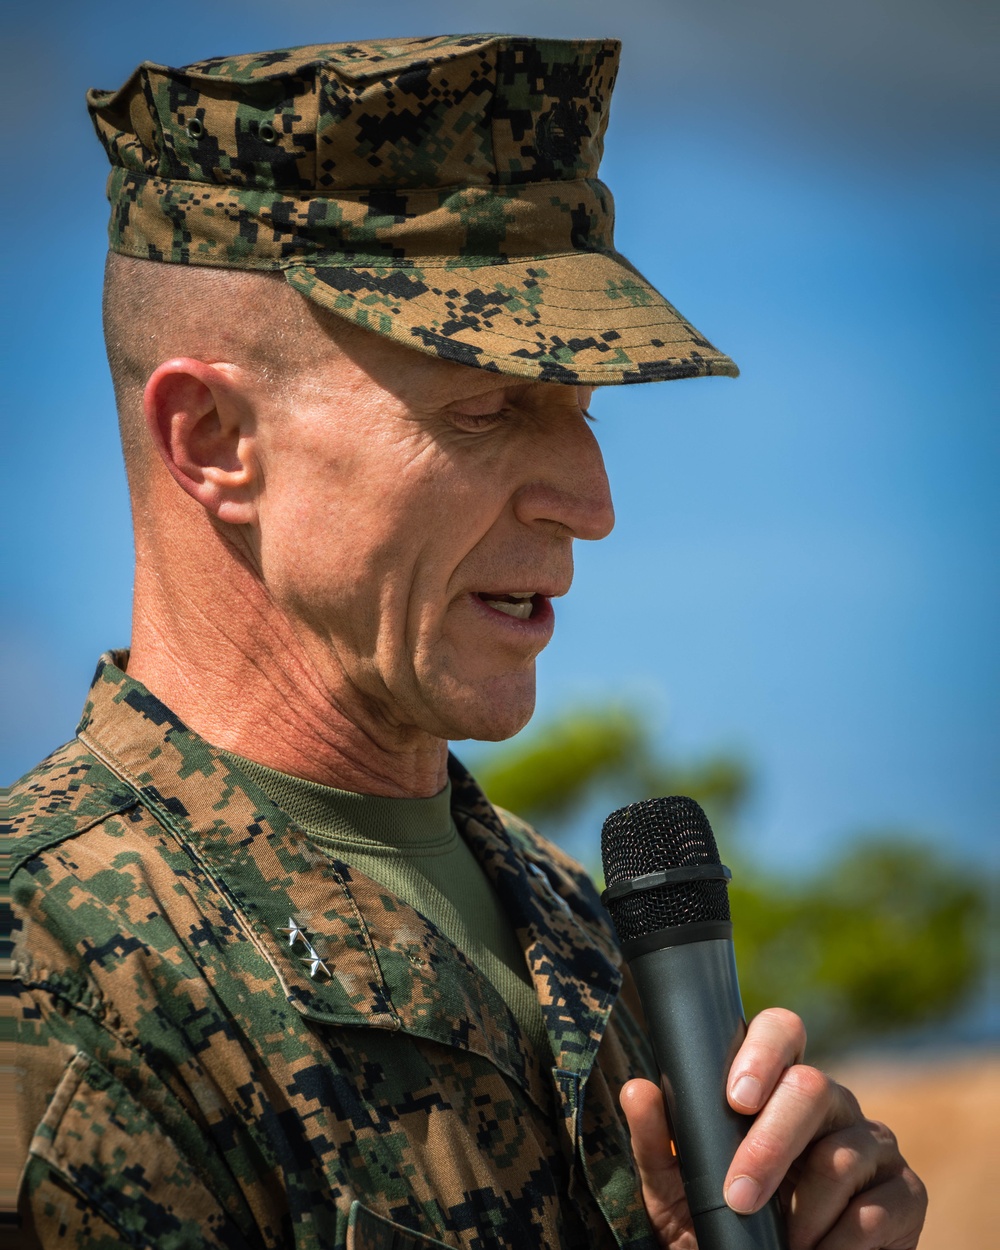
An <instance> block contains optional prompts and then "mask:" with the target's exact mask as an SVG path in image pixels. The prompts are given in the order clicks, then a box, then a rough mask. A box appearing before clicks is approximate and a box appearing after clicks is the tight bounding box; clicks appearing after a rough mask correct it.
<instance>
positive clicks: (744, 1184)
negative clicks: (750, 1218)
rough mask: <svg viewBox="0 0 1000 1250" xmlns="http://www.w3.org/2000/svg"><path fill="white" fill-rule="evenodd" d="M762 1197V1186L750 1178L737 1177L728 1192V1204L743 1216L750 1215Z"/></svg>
mask: <svg viewBox="0 0 1000 1250" xmlns="http://www.w3.org/2000/svg"><path fill="white" fill-rule="evenodd" d="M759 1197H760V1186H759V1185H758V1184H757V1182H756V1181H755V1180H753V1179H752V1178H751V1177H749V1176H737V1178H736V1179H735V1180H734V1181H731V1182H730V1185H729V1188H728V1189H727V1190H726V1202H728V1203H729V1205H730V1206H731V1207H732V1208H733V1210H734V1211H739V1212H740V1214H741V1215H749V1214H750V1212H751V1211H752V1210H753V1209H754V1207H756V1205H757V1199H758V1198H759Z"/></svg>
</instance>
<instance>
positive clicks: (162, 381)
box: [143, 357, 257, 525]
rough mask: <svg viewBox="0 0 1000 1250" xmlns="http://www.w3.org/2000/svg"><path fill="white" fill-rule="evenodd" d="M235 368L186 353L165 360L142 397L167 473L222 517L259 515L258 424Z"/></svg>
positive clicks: (242, 519)
mask: <svg viewBox="0 0 1000 1250" xmlns="http://www.w3.org/2000/svg"><path fill="white" fill-rule="evenodd" d="M240 383H241V378H240V371H239V370H238V369H237V368H236V367H235V366H233V365H227V364H206V363H205V362H204V361H201V360H194V359H191V358H188V357H179V358H177V359H174V360H168V361H165V362H164V363H163V364H162V365H160V366H159V367H158V368H157V369H156V370H155V372H154V373H153V374H151V376H150V378H149V381H148V382H147V383H146V390H145V394H144V396H143V401H144V406H145V414H146V424H147V427H148V428H149V432H150V436H151V437H152V439H153V442H154V444H155V446H156V449H157V451H158V452H159V453H160V458H161V459H162V461H163V463H164V465H165V466H166V468H167V471H168V472H169V473H170V476H171V477H172V478H173V479H174V481H175V482H176V483H177V484H178V486H180V487H181V489H182V490H184V491H185V492H186V493H187V494H188V495H190V496H191V498H192V499H195V500H197V502H198V503H200V504H201V505H202V507H203V508H205V510H206V511H207V512H209V513H211V514H212V516H214V517H216V518H217V519H218V520H220V521H224V522H226V523H228V524H231V525H244V524H247V523H248V522H250V521H253V520H254V519H255V518H256V506H255V496H256V483H257V469H256V459H255V421H254V418H253V411H252V407H251V405H250V404H249V403H248V402H247V397H246V395H245V394H244V392H243V389H242V387H241V385H240Z"/></svg>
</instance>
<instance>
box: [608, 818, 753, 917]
mask: <svg viewBox="0 0 1000 1250" xmlns="http://www.w3.org/2000/svg"><path fill="white" fill-rule="evenodd" d="M601 858H602V860H603V862H604V878H605V881H606V882H607V884H608V886H609V887H610V886H613V885H617V884H618V883H619V882H620V881H631V880H634V879H635V878H636V877H642V876H645V875H646V874H648V873H652V872H663V871H665V870H667V869H670V868H688V867H692V866H694V865H698V864H718V863H719V862H720V861H719V849H718V847H717V846H716V845H715V835H714V834H713V833H712V827H711V825H710V824H709V823H708V817H707V816H706V815H705V813H704V812H703V811H702V810H701V808H700V807H699V805H698V804H697V803H696V802H695V801H694V799H688V798H684V797H682V796H679V795H675V796H674V797H672V798H664V799H647V800H645V801H643V802H641V803H630V804H629V806H628V807H622V808H619V809H618V811H616V812H612V813H611V815H610V816H609V817H608V818H607V820H606V821H605V822H604V829H603V831H602V833H601ZM608 911H609V912H610V913H611V919H612V920H613V921H614V924H615V928H616V929H617V930H618V936H619V937H620V938H621V940H622V941H623V942H628V941H631V940H632V939H633V938H637V937H644V936H645V935H646V934H647V933H655V932H656V931H657V930H658V929H669V928H674V927H675V926H677V925H685V924H697V923H700V922H704V921H728V920H729V918H730V915H729V890H728V888H727V885H726V882H725V881H724V880H718V881H715V880H705V881H682V882H675V883H671V884H667V885H660V886H654V887H653V888H652V889H649V890H641V891H636V892H635V893H633V894H627V895H625V896H624V897H622V898H619V899H616V900H614V901H609V903H608Z"/></svg>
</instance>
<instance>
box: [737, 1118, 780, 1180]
mask: <svg viewBox="0 0 1000 1250" xmlns="http://www.w3.org/2000/svg"><path fill="white" fill-rule="evenodd" d="M784 1150H785V1146H784V1142H783V1141H782V1138H781V1137H780V1136H779V1135H778V1134H777V1133H771V1132H768V1131H767V1130H766V1129H762V1128H756V1129H754V1130H752V1131H751V1133H750V1134H749V1136H748V1137H746V1138H745V1139H744V1141H743V1145H742V1146H741V1147H740V1152H741V1154H742V1155H743V1158H744V1159H745V1160H746V1161H747V1162H748V1164H749V1167H748V1169H747V1170H748V1171H749V1172H750V1173H751V1174H752V1175H753V1176H755V1177H756V1178H757V1180H762V1179H764V1178H766V1177H768V1176H770V1175H771V1173H772V1172H774V1171H775V1169H776V1168H779V1167H780V1166H781V1162H782V1160H783V1158H784Z"/></svg>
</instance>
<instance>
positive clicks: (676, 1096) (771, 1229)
mask: <svg viewBox="0 0 1000 1250" xmlns="http://www.w3.org/2000/svg"><path fill="white" fill-rule="evenodd" d="M678 822H679V826H678ZM623 827H624V828H625V832H624V834H623V833H622V829H623ZM678 827H679V832H678ZM650 831H652V833H651V834H650ZM602 854H603V858H604V870H605V877H606V879H607V881H608V889H607V891H606V892H605V896H604V897H605V902H606V904H607V906H608V910H609V911H610V913H611V916H612V919H613V920H614V922H615V926H616V928H617V929H618V933H619V937H620V938H621V940H622V950H623V952H624V955H625V958H626V960H627V962H628V965H629V968H630V969H631V971H632V975H633V977H634V979H635V983H636V988H637V989H638V992H639V998H640V1000H641V1002H642V1007H643V1011H644V1012H645V1015H646V1019H647V1022H648V1026H649V1036H650V1040H651V1042H652V1045H653V1051H654V1054H655V1056H656V1062H657V1065H658V1067H659V1069H660V1073H661V1077H662V1080H661V1086H662V1089H663V1095H664V1101H665V1103H666V1108H667V1115H668V1119H669V1121H670V1129H671V1134H672V1137H673V1142H674V1147H675V1149H676V1153H677V1160H678V1163H679V1165H680V1171H681V1178H682V1180H683V1182H684V1192H685V1195H686V1196H687V1201H688V1206H689V1208H690V1210H691V1218H692V1220H693V1222H694V1229H695V1234H696V1236H697V1238H698V1246H699V1250H785V1247H786V1240H785V1234H784V1223H783V1220H782V1217H781V1212H780V1208H779V1206H778V1202H777V1199H776V1198H772V1199H771V1201H770V1202H769V1203H767V1204H766V1206H764V1207H763V1208H762V1209H761V1210H760V1211H756V1212H755V1213H754V1214H753V1215H738V1214H737V1213H736V1212H735V1211H733V1210H732V1209H731V1208H730V1207H728V1206H727V1205H726V1203H725V1199H724V1198H723V1196H722V1186H723V1181H724V1180H725V1177H726V1173H727V1172H728V1171H729V1165H730V1164H731V1162H732V1159H733V1155H734V1154H735V1153H736V1149H737V1147H738V1146H739V1144H740V1142H741V1141H742V1140H743V1138H744V1137H745V1136H746V1133H747V1130H748V1129H749V1127H750V1124H751V1122H752V1118H753V1117H751V1116H744V1115H740V1114H739V1113H738V1112H736V1111H734V1110H733V1109H732V1108H731V1107H730V1106H729V1103H728V1101H727V1098H726V1083H727V1078H728V1075H729V1070H730V1067H731V1066H732V1062H733V1059H734V1058H735V1057H736V1052H737V1051H738V1050H739V1047H740V1044H741V1043H742V1041H743V1038H744V1036H745V1034H746V1021H745V1018H744V1015H743V1004H742V1001H741V998H740V988H739V981H738V979H737V975H736V960H735V956H734V953H733V943H732V924H731V922H730V919H729V900H728V893H727V887H726V881H727V880H728V878H729V875H730V874H729V870H728V869H727V868H724V867H723V866H722V864H721V863H719V856H718V851H717V850H716V847H715V839H714V837H713V835H712V832H711V828H710V827H709V825H708V821H707V819H706V818H705V815H704V813H703V812H702V811H701V808H700V807H698V805H697V804H696V803H695V802H694V801H693V800H692V799H656V800H650V801H649V802H648V803H635V804H632V805H631V807H629V808H624V809H622V810H621V811H620V812H615V813H612V815H611V816H609V817H608V820H607V822H606V824H605V828H604V835H603V839H602ZM664 922H665V923H664Z"/></svg>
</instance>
